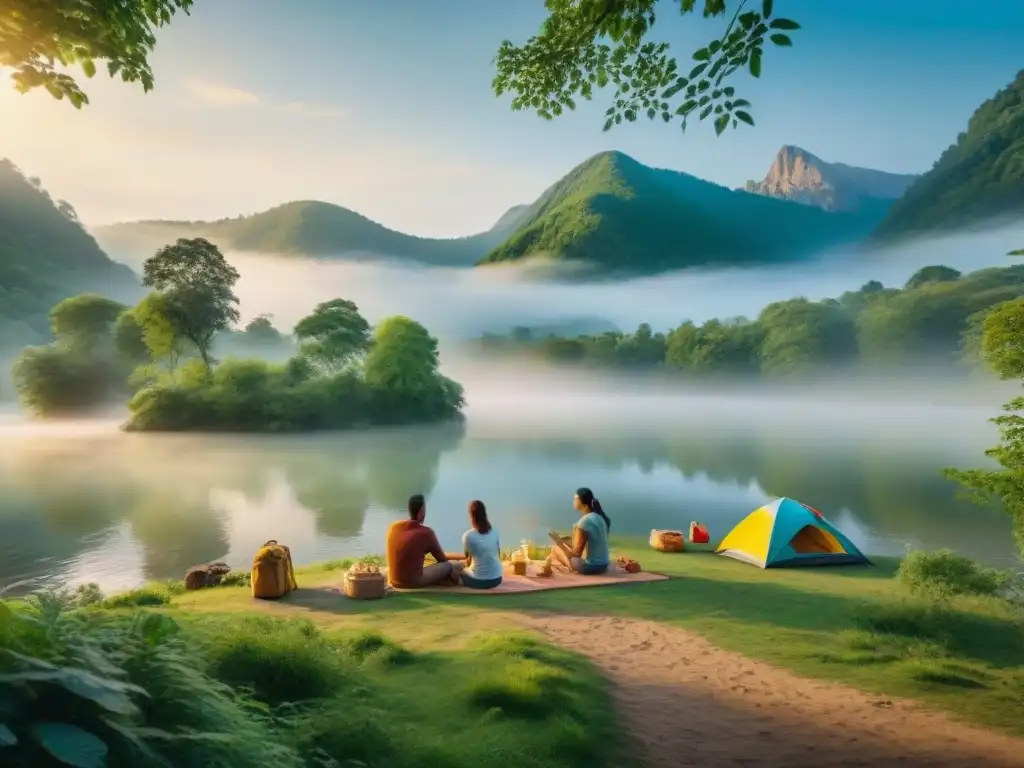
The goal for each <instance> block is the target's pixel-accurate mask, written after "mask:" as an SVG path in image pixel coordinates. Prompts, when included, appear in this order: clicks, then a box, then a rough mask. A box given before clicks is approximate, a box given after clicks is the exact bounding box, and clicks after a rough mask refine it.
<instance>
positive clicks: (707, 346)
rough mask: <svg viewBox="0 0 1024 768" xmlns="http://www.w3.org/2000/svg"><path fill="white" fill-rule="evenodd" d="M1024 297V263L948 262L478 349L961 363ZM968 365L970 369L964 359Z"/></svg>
mask: <svg viewBox="0 0 1024 768" xmlns="http://www.w3.org/2000/svg"><path fill="white" fill-rule="evenodd" d="M1022 296H1024V266H1021V265H1013V266H1008V267H997V268H990V269H982V270H979V271H977V272H973V273H971V274H968V275H961V273H960V272H958V271H957V270H955V269H952V268H950V267H946V266H929V267H924V268H923V269H920V270H919V271H918V272H917V273H915V274H914V275H913V276H912V277H911V278H910V279H909V280H908V281H907V283H906V284H905V285H904V286H903V287H902V288H887V287H885V286H884V285H882V283H880V282H878V281H877V280H872V281H870V282H867V283H865V284H864V285H863V286H862V287H861V288H860V289H858V290H856V291H847V292H846V293H844V294H842V295H841V296H839V297H838V298H834V299H825V300H822V301H810V300H808V299H806V298H794V299H788V300H786V301H779V302H775V303H773V304H769V305H768V306H767V307H765V308H764V309H763V310H762V311H761V313H760V314H759V315H758V316H757V317H756V318H755V319H752V320H751V319H748V318H744V317H739V318H732V319H713V320H708V321H707V322H705V323H703V324H696V323H693V322H689V321H687V322H684V323H682V324H681V325H679V326H678V327H677V328H674V329H672V330H670V331H668V332H667V333H659V332H655V331H654V330H653V329H652V328H651V326H650V325H648V324H646V323H644V324H642V325H640V327H639V328H637V330H636V331H635V332H634V333H618V332H612V331H609V332H606V333H602V334H597V335H585V336H578V337H576V338H565V337H560V336H556V335H551V334H548V335H546V336H540V335H538V334H535V333H533V332H532V331H531V330H530V329H529V328H525V327H520V328H516V329H513V331H512V332H511V333H510V334H508V335H504V336H500V335H486V336H484V337H483V338H481V339H479V340H478V342H477V344H478V345H479V348H480V349H482V350H484V351H485V352H488V353H494V354H526V355H529V356H532V357H536V358H540V359H542V360H545V361H548V362H554V363H558V364H574V365H585V366H593V367H598V368H604V369H620V370H663V371H665V372H666V373H671V374H674V375H678V376H687V377H693V378H698V377H706V376H716V377H717V376H730V377H766V378H778V377H789V376H793V375H807V374H812V373H816V372H824V371H830V370H833V371H834V370H842V369H848V368H850V367H853V366H877V367H899V366H906V365H919V364H922V363H927V364H930V365H944V364H948V365H953V364H957V363H960V362H964V361H978V360H980V353H981V348H980V338H981V331H982V327H983V322H984V319H985V317H986V316H987V314H988V312H989V311H990V310H992V309H993V308H994V307H996V306H997V305H1001V304H1002V303H1003V302H1007V301H1010V300H1014V299H1017V298H1019V297H1022ZM965 370H967V368H966V367H965Z"/></svg>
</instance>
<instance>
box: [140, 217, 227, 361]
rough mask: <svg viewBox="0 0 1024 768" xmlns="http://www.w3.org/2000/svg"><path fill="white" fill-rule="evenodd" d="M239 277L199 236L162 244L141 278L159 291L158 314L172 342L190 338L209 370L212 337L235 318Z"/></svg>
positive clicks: (220, 254)
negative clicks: (167, 328)
mask: <svg viewBox="0 0 1024 768" xmlns="http://www.w3.org/2000/svg"><path fill="white" fill-rule="evenodd" d="M238 277H239V275H238V270H236V269H235V268H234V267H233V266H231V265H230V264H229V263H228V262H227V259H225V258H224V254H222V253H221V252H220V249H219V248H218V247H217V246H215V245H214V244H213V243H211V242H210V241H209V240H205V239H203V238H201V237H200V238H195V239H192V240H186V239H184V238H180V239H179V240H178V241H177V242H176V243H174V245H167V246H164V247H163V248H161V249H160V250H158V251H157V252H156V254H155V255H153V256H152V257H150V258H149V259H147V260H146V263H145V265H144V268H143V279H142V283H143V285H145V286H148V287H150V288H154V289H156V290H157V291H158V292H159V294H160V297H161V299H160V307H159V314H160V315H162V319H163V320H166V323H167V324H168V325H169V327H170V329H171V331H170V332H171V333H172V334H173V335H174V336H175V337H176V340H175V341H177V339H184V340H187V341H188V342H189V343H191V344H192V345H193V346H194V347H195V349H196V351H197V352H198V353H199V357H200V359H201V360H202V361H203V365H205V366H206V369H207V371H209V370H211V368H212V366H213V359H212V357H211V355H210V351H211V346H212V344H213V338H214V336H215V335H216V334H217V333H218V332H219V331H225V330H228V329H229V328H230V327H231V326H232V325H233V324H234V323H237V322H238V318H239V314H238V308H237V305H238V297H237V296H235V292H234V287H235V283H236V282H238ZM172 346H173V344H172Z"/></svg>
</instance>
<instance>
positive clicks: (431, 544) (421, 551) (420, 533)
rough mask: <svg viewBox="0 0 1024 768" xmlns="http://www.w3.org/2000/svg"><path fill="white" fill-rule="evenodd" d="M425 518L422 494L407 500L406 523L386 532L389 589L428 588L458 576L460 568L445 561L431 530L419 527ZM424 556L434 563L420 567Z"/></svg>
mask: <svg viewBox="0 0 1024 768" xmlns="http://www.w3.org/2000/svg"><path fill="white" fill-rule="evenodd" d="M426 516H427V504H426V502H425V501H424V499H423V494H420V493H417V494H416V495H415V496H410V497H409V519H408V520H399V521H398V522H396V523H392V524H391V527H390V528H388V543H387V558H388V582H389V583H390V584H391V586H393V587H400V588H402V589H416V588H418V587H429V586H432V585H434V584H439V583H441V582H442V581H445V580H447V579H451V578H452V577H457V576H459V575H460V574H461V573H462V565H463V564H462V563H457V562H452V561H451V560H449V559H448V557H447V555H445V553H444V550H443V549H441V545H440V543H438V541H437V536H436V535H435V534H434V530H433V529H432V528H428V527H427V526H425V525H424V524H423V519H424V518H425V517H426ZM427 555H433V557H434V559H435V560H437V562H436V563H433V564H432V565H428V566H424V565H423V559H424V558H425V557H426V556H427Z"/></svg>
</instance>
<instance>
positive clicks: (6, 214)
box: [0, 160, 142, 350]
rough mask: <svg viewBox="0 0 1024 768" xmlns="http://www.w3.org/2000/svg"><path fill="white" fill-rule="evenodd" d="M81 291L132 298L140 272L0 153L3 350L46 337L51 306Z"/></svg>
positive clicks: (138, 289)
mask: <svg viewBox="0 0 1024 768" xmlns="http://www.w3.org/2000/svg"><path fill="white" fill-rule="evenodd" d="M85 291H95V292H97V293H102V294H103V295H105V296H109V297H110V298H113V299H118V300H123V301H130V300H134V299H136V298H138V297H139V296H140V295H141V291H142V289H141V285H140V283H139V279H138V277H137V276H136V275H135V274H134V273H133V272H132V271H131V270H130V269H129V268H128V267H126V266H125V265H124V264H118V263H116V262H114V261H112V260H111V259H110V257H108V256H107V254H106V253H104V252H103V251H102V250H101V249H100V246H99V245H98V244H97V243H96V241H95V240H94V239H93V238H92V236H90V235H89V234H88V233H87V232H86V231H85V229H83V228H82V225H81V224H79V222H78V217H77V215H76V214H75V211H74V209H73V208H72V207H71V206H70V205H69V204H68V203H66V202H64V201H54V200H53V199H52V198H51V197H50V195H49V194H47V192H46V191H45V190H43V189H42V187H41V185H40V183H39V180H38V179H28V178H26V177H25V176H24V175H23V174H22V173H21V171H19V170H18V168H17V167H15V165H14V164H13V163H11V162H10V161H9V160H0V350H5V349H7V350H9V349H11V348H13V347H17V346H22V345H24V344H31V343H36V342H38V341H42V340H45V339H47V338H49V335H50V321H49V317H48V314H49V311H50V308H51V307H52V306H53V305H54V304H56V303H57V302H58V301H60V300H62V299H65V298H68V297H69V296H74V295H76V294H78V293H83V292H85Z"/></svg>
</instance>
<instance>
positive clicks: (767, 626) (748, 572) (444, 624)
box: [174, 540, 1024, 734]
mask: <svg viewBox="0 0 1024 768" xmlns="http://www.w3.org/2000/svg"><path fill="white" fill-rule="evenodd" d="M614 543H615V544H616V545H617V546H616V547H615V549H616V554H626V555H629V556H632V557H635V558H636V559H638V560H639V561H640V562H641V563H642V564H643V566H644V567H645V568H646V569H647V570H651V571H657V572H662V573H666V574H669V575H672V576H676V577H678V578H675V579H672V580H671V581H668V582H659V583H651V584H637V585H634V586H630V587H608V588H595V589H584V590H568V591H554V592H544V593H539V594H533V595H521V596H520V595H507V596H501V597H497V596H491V597H487V596H476V595H443V594H421V595H409V594H404V595H401V596H396V597H390V598H387V599H385V600H383V601H381V602H366V603H360V602H355V601H348V600H345V599H343V598H340V597H337V596H335V595H333V594H330V593H326V592H319V591H305V590H300V592H299V593H297V594H296V595H294V596H293V597H292V598H290V599H289V600H288V601H287V603H281V604H271V605H265V604H260V606H259V608H260V609H261V610H269V611H272V612H275V613H276V612H280V611H283V612H288V613H292V612H295V613H299V614H301V615H303V616H304V617H309V618H311V619H313V620H315V621H316V622H317V623H318V624H321V625H323V626H328V627H332V628H339V627H349V628H358V627H363V626H368V625H370V624H372V625H373V626H374V627H377V628H379V629H380V631H382V632H384V633H385V634H387V635H388V636H391V637H394V638H396V639H399V640H401V641H403V642H408V643H411V644H413V645H419V646H422V647H451V648H459V647H463V645H464V643H463V639H464V637H465V635H466V634H467V633H469V634H473V633H480V632H488V631H499V630H503V629H508V628H510V627H514V626H515V623H516V619H515V616H516V613H517V612H520V611H536V610H541V611H544V610H554V611H558V612H561V613H571V614H584V615H585V614H593V615H613V616H621V617H627V618H636V619H646V620H652V621H659V622H663V623H666V624H670V625H676V626H680V627H684V628H687V629H690V630H694V631H697V632H699V633H700V634H702V635H704V636H706V637H707V638H708V639H710V640H711V641H712V642H715V643H716V644H718V645H720V646H722V647H724V648H728V649H730V650H734V651H738V652H740V653H744V654H746V655H748V656H751V657H753V658H757V659H761V660H764V661H768V662H770V663H773V664H777V665H779V666H783V667H787V668H789V669H792V670H794V671H795V672H797V673H799V674H803V675H807V676H811V677H819V678H825V679H832V680H837V681H842V682H845V683H847V684H850V685H853V686H855V687H858V688H861V689H862V690H866V691H869V692H873V693H878V694H881V695H887V696H900V697H908V698H914V699H918V700H921V701H923V702H925V703H926V704H929V705H931V706H934V707H936V708H940V709H944V710H947V711H949V712H951V713H953V714H955V715H958V716H962V717H965V718H968V719H970V720H973V721H975V722H979V723H982V724H987V725H991V726H995V727H998V728H1000V729H1004V730H1007V731H1010V732H1013V733H1018V734H1024V613H1022V610H1021V608H1020V607H1017V606H1014V605H1013V604H1011V603H1009V602H1007V601H1006V600H1003V599H1000V598H998V597H996V596H993V595H992V594H991V589H990V588H994V587H997V586H998V585H999V584H1000V583H1001V578H997V577H996V576H993V574H991V573H990V572H987V571H984V569H981V570H976V569H970V568H964V565H963V563H961V562H952V563H950V561H949V560H948V557H947V559H946V560H945V561H942V560H941V557H940V558H938V560H937V559H936V558H937V556H929V557H928V558H925V559H923V560H922V559H921V558H920V557H916V558H911V560H909V561H908V563H910V564H913V563H914V562H915V561H916V562H917V566H914V567H913V568H910V569H909V570H908V568H907V567H905V568H904V569H903V570H902V572H899V570H898V567H899V561H897V560H884V559H883V560H880V561H878V562H877V563H876V565H875V567H871V568H863V567H838V568H818V569H788V570H768V571H761V570H759V569H757V568H753V567H751V566H749V565H746V564H743V563H739V562H736V561H734V560H730V559H728V558H722V557H715V556H712V555H711V554H710V553H708V552H707V551H704V552H700V551H694V552H688V553H686V554H682V555H670V554H663V553H658V552H654V551H652V550H650V549H648V548H646V547H645V546H644V545H643V544H642V543H641V542H636V541H622V540H618V541H616V542H614ZM298 578H299V582H300V585H302V586H312V585H316V584H324V583H336V582H337V581H338V573H337V572H336V571H328V570H325V569H324V568H322V567H314V568H306V569H300V571H299V573H298ZM174 604H175V605H177V606H180V608H181V609H184V610H189V611H196V612H225V611H238V610H252V608H253V605H254V603H253V601H252V600H250V599H249V598H248V596H247V593H246V592H244V591H242V590H234V589H217V590H208V591H205V592H196V593H189V594H188V595H185V596H180V597H176V598H175V599H174Z"/></svg>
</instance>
